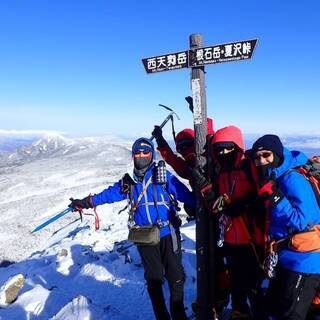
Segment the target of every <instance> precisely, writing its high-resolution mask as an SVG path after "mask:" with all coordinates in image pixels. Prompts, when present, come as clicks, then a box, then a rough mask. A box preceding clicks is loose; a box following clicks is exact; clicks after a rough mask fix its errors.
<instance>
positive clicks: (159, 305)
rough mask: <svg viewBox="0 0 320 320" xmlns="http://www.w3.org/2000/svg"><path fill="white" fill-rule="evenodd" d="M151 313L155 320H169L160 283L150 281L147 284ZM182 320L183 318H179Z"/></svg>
mask: <svg viewBox="0 0 320 320" xmlns="http://www.w3.org/2000/svg"><path fill="white" fill-rule="evenodd" d="M147 287H148V292H149V296H150V299H151V303H152V307H153V312H154V314H155V316H156V319H157V320H170V315H169V312H168V310H167V307H166V303H165V300H164V295H163V290H162V281H159V280H151V281H148V282H147ZM181 319H183V318H181Z"/></svg>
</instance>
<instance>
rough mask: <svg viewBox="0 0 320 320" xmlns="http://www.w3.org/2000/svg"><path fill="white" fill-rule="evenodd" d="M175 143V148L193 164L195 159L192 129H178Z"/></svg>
mask: <svg viewBox="0 0 320 320" xmlns="http://www.w3.org/2000/svg"><path fill="white" fill-rule="evenodd" d="M175 143H176V150H177V151H178V152H179V153H180V154H181V155H182V157H183V158H184V159H185V160H186V161H187V162H188V163H189V164H190V165H191V166H193V165H194V161H195V149H194V131H193V130H192V129H188V128H187V129H184V130H182V131H180V132H179V133H178V134H177V136H176V139H175Z"/></svg>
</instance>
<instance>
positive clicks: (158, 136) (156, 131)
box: [151, 126, 167, 148]
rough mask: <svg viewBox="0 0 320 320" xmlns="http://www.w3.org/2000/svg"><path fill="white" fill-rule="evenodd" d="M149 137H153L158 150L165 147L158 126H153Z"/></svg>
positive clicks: (165, 143) (164, 141)
mask: <svg viewBox="0 0 320 320" xmlns="http://www.w3.org/2000/svg"><path fill="white" fill-rule="evenodd" d="M151 135H152V136H153V137H155V139H156V141H157V144H158V147H159V148H162V147H165V146H166V145H167V142H166V140H165V138H164V137H163V135H162V129H161V128H160V127H159V126H154V129H153V131H152V133H151Z"/></svg>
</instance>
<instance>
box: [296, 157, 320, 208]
mask: <svg viewBox="0 0 320 320" xmlns="http://www.w3.org/2000/svg"><path fill="white" fill-rule="evenodd" d="M293 170H294V171H297V172H299V173H300V174H302V175H303V176H304V177H305V178H306V179H307V180H308V181H309V182H310V184H311V187H312V189H313V191H314V194H315V196H316V199H317V202H318V206H319V208H320V163H317V162H313V161H308V162H307V163H306V164H305V165H303V166H299V167H296V168H294V169H293Z"/></svg>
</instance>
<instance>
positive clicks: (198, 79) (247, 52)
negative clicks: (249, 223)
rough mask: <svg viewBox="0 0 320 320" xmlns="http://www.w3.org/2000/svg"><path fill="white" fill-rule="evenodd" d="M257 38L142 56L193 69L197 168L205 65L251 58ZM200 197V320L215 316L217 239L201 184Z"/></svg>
mask: <svg viewBox="0 0 320 320" xmlns="http://www.w3.org/2000/svg"><path fill="white" fill-rule="evenodd" d="M257 41H258V39H250V40H244V41H236V42H229V43H223V44H217V45H211V46H207V47H203V43H202V42H203V41H202V35H200V34H193V35H191V36H190V39H189V42H190V50H184V51H179V52H172V53H168V54H164V55H161V56H153V57H149V58H144V59H142V63H143V66H144V68H145V70H146V72H147V73H155V72H162V71H171V70H178V69H183V68H191V89H192V98H193V121H194V130H195V151H196V163H195V165H196V166H197V167H201V168H204V167H205V165H206V158H205V157H204V156H203V154H204V149H205V144H206V136H207V101H206V92H205V77H204V66H205V65H206V64H216V63H225V62H232V61H241V60H248V59H251V58H252V55H253V52H254V50H255V47H256V44H257ZM195 192H196V194H197V195H198V197H197V205H196V210H197V220H196V251H197V303H196V316H197V320H207V319H214V318H215V315H214V313H215V311H214V310H213V307H214V301H215V292H214V288H215V285H214V281H215V279H216V278H215V240H214V239H215V238H214V230H215V228H214V224H213V223H214V221H213V220H212V217H211V218H210V217H209V214H208V212H206V210H205V208H204V207H203V205H202V203H201V202H200V199H201V195H200V190H199V186H195Z"/></svg>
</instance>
